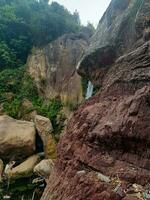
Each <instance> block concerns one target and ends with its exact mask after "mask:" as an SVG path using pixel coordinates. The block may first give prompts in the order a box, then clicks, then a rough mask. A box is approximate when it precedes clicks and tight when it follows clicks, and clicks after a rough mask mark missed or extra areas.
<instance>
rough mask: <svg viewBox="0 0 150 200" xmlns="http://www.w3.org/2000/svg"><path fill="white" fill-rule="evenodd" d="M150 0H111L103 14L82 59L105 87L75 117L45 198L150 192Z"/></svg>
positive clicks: (97, 198) (99, 199)
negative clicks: (148, 35) (149, 34)
mask: <svg viewBox="0 0 150 200" xmlns="http://www.w3.org/2000/svg"><path fill="white" fill-rule="evenodd" d="M149 6H150V2H149V1H147V0H141V1H140V0H136V1H134V0H125V1H120V0H112V2H111V4H110V7H109V8H108V9H107V11H106V13H105V14H104V16H103V18H102V19H101V21H100V24H99V27H98V29H97V33H96V35H95V36H94V37H93V42H92V43H91V45H90V48H89V50H88V51H87V53H86V54H85V56H84V58H83V59H82V60H81V62H80V63H79V66H78V71H79V73H80V74H82V75H83V76H86V77H88V78H89V79H90V80H91V81H92V82H93V83H94V84H95V85H99V86H101V91H100V92H99V94H97V95H96V96H94V97H92V98H91V99H89V100H88V101H86V102H85V103H84V104H83V105H82V106H81V107H80V108H79V109H78V110H77V111H76V112H75V113H74V116H73V118H72V119H71V120H70V122H69V124H68V127H67V131H66V134H65V135H63V137H62V138H61V140H60V143H59V145H58V159H57V161H56V165H55V168H54V172H53V173H52V175H51V176H50V179H49V183H48V186H47V188H46V190H45V192H44V195H43V197H42V199H43V200H81V199H82V200H104V199H105V200H121V199H123V200H138V199H143V200H144V199H146V196H148V191H149V190H150V41H149V40H145V37H143V36H144V35H145V29H146V30H147V29H148V28H147V25H146V26H145V24H148V21H149V20H150V9H149ZM119 36H120V37H119ZM118 37H119V39H120V42H121V43H119V45H118V43H117V42H116V40H117V38H118Z"/></svg>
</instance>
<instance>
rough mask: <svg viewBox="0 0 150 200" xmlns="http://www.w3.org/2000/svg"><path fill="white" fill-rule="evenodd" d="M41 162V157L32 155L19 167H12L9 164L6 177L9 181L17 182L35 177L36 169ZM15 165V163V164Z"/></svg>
mask: <svg viewBox="0 0 150 200" xmlns="http://www.w3.org/2000/svg"><path fill="white" fill-rule="evenodd" d="M39 161H40V156H39V155H32V156H30V157H29V158H27V159H26V160H25V161H24V162H22V163H21V164H19V165H18V166H15V167H13V166H11V167H9V166H10V165H9V164H8V165H7V166H6V169H5V176H6V177H7V178H8V179H9V180H16V179H19V178H27V177H30V176H32V175H33V170H34V167H35V166H36V165H37V163H38V162H39ZM14 164H15V162H14Z"/></svg>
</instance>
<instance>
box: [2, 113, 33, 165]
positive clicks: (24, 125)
mask: <svg viewBox="0 0 150 200" xmlns="http://www.w3.org/2000/svg"><path fill="white" fill-rule="evenodd" d="M35 138H36V130H35V127H34V123H32V122H26V121H20V120H15V119H13V118H11V117H9V116H7V115H4V116H0V158H2V159H3V160H5V161H10V160H11V159H14V160H23V159H24V158H26V157H28V156H30V155H33V153H34V152H35V150H36V146H35V141H36V139H35Z"/></svg>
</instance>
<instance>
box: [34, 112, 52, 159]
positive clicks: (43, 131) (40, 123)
mask: <svg viewBox="0 0 150 200" xmlns="http://www.w3.org/2000/svg"><path fill="white" fill-rule="evenodd" d="M34 122H35V127H36V129H37V131H38V134H39V136H40V138H41V139H42V142H43V147H44V153H45V158H51V159H55V158H56V144H55V141H54V139H53V137H52V131H53V127H52V124H51V121H50V119H48V118H46V117H43V116H41V115H36V116H35V119H34Z"/></svg>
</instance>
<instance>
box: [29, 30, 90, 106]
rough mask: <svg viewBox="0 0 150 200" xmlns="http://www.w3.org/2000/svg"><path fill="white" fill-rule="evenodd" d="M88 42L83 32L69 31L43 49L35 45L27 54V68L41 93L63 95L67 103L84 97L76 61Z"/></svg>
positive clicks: (73, 103) (78, 100) (47, 96)
mask: <svg viewBox="0 0 150 200" xmlns="http://www.w3.org/2000/svg"><path fill="white" fill-rule="evenodd" d="M87 46H88V40H87V37H86V36H84V35H82V34H67V35H64V36H62V37H60V38H58V39H57V40H55V41H53V42H51V43H49V44H48V45H47V46H46V47H44V48H41V49H34V51H33V53H32V54H31V56H29V58H28V71H29V74H30V75H31V77H32V78H33V80H34V81H35V83H36V85H37V88H38V91H39V94H40V95H42V96H44V97H45V98H47V99H50V98H55V97H57V96H60V98H61V100H62V102H63V103H64V104H65V105H67V106H70V105H71V106H72V105H77V104H78V103H80V102H81V100H82V98H83V97H82V86H81V78H80V76H79V75H78V74H77V73H76V65H77V63H78V62H79V60H80V59H81V57H82V55H83V54H84V52H85V49H86V48H87Z"/></svg>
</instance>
